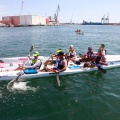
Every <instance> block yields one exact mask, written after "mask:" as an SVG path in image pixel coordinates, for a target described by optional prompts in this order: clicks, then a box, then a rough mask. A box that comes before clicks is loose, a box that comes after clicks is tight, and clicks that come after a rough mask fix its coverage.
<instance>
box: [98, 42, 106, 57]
mask: <svg viewBox="0 0 120 120" xmlns="http://www.w3.org/2000/svg"><path fill="white" fill-rule="evenodd" d="M104 48H105V45H104V44H101V45H100V47H99V49H98V51H99V50H100V51H102V52H103V54H104V55H106V50H105V49H104Z"/></svg>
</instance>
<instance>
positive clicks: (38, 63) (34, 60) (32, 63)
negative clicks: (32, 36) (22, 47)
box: [19, 51, 42, 69]
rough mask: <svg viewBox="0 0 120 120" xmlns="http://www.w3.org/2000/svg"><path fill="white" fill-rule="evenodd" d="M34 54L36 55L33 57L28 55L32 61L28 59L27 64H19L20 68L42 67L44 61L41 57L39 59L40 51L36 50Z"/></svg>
mask: <svg viewBox="0 0 120 120" xmlns="http://www.w3.org/2000/svg"><path fill="white" fill-rule="evenodd" d="M33 56H34V57H33V58H31V57H30V56H29V55H28V58H29V60H31V61H30V62H29V61H28V62H27V63H26V64H25V65H22V66H19V68H20V69H29V68H31V69H40V67H41V64H42V62H41V60H40V59H38V57H39V52H38V51H35V52H34V53H33Z"/></svg>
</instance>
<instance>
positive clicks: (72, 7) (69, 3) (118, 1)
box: [0, 0, 120, 23]
mask: <svg viewBox="0 0 120 120" xmlns="http://www.w3.org/2000/svg"><path fill="white" fill-rule="evenodd" d="M22 1H23V9H22V11H21V6H22ZM58 4H59V5H60V12H59V16H58V19H59V21H60V22H70V20H72V22H77V23H81V22H82V21H83V20H86V21H93V22H100V21H101V18H102V17H103V16H104V15H105V16H106V17H107V15H108V13H109V21H110V22H116V23H118V22H120V0H1V1H0V19H1V17H2V16H8V15H9V16H12V15H13V16H14V15H20V14H22V15H23V14H25V15H28V14H30V15H40V16H46V17H47V16H54V13H55V11H56V9H57V6H58Z"/></svg>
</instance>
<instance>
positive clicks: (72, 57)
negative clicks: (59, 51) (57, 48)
mask: <svg viewBox="0 0 120 120" xmlns="http://www.w3.org/2000/svg"><path fill="white" fill-rule="evenodd" d="M76 58H77V55H76V51H75V49H74V47H73V45H70V47H69V52H68V53H66V59H67V62H69V61H70V60H71V61H75V60H76Z"/></svg>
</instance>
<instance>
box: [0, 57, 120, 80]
mask: <svg viewBox="0 0 120 120" xmlns="http://www.w3.org/2000/svg"><path fill="white" fill-rule="evenodd" d="M83 64H84V63H81V64H80V65H76V64H74V63H71V64H69V65H68V67H67V70H66V71H64V72H60V73H59V74H58V75H68V74H75V73H82V72H90V71H95V70H98V67H95V68H90V67H86V68H83ZM115 67H120V59H119V60H118V59H117V58H116V59H114V60H113V61H112V59H109V63H108V65H103V66H102V68H104V69H110V68H115ZM19 72H20V71H6V72H0V81H1V80H13V79H15V78H16V77H17V76H18V74H19ZM56 75H57V74H56V73H51V72H37V73H32V74H25V73H24V74H23V75H22V76H21V77H20V78H21V79H31V78H40V77H45V76H56Z"/></svg>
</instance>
